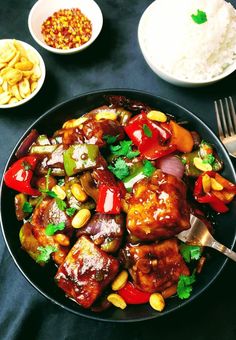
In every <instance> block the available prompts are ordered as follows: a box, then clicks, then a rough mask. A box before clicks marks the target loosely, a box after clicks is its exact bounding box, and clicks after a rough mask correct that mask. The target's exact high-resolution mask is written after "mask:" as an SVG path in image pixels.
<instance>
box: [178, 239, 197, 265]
mask: <svg viewBox="0 0 236 340" xmlns="http://www.w3.org/2000/svg"><path fill="white" fill-rule="evenodd" d="M180 253H181V255H182V256H183V258H184V260H185V262H187V263H189V262H190V261H191V260H199V259H200V257H201V247H199V246H190V245H187V244H184V243H182V244H181V245H180Z"/></svg>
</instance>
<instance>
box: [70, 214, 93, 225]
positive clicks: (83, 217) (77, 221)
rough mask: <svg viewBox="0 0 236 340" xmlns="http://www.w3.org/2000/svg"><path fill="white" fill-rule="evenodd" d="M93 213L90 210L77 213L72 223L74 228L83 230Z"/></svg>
mask: <svg viewBox="0 0 236 340" xmlns="http://www.w3.org/2000/svg"><path fill="white" fill-rule="evenodd" d="M90 217H91V212H90V210H88V209H81V210H79V211H78V212H77V214H76V215H75V216H74V217H73V220H72V222H71V224H72V227H73V228H76V229H78V228H82V227H83V226H84V225H85V224H86V223H87V222H88V221H89V219H90Z"/></svg>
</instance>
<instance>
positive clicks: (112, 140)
mask: <svg viewBox="0 0 236 340" xmlns="http://www.w3.org/2000/svg"><path fill="white" fill-rule="evenodd" d="M118 136H119V135H117V136H110V135H105V136H103V139H104V140H105V141H106V142H107V144H113V143H115V142H116V140H117V138H118Z"/></svg>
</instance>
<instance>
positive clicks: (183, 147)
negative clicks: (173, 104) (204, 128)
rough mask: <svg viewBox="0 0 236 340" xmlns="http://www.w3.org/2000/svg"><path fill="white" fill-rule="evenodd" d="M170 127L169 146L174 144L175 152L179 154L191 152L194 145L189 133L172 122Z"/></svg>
mask: <svg viewBox="0 0 236 340" xmlns="http://www.w3.org/2000/svg"><path fill="white" fill-rule="evenodd" d="M170 126H171V129H172V139H171V144H175V145H176V146H177V150H179V151H181V152H191V151H192V148H193V145H194V142H193V137H192V135H191V133H190V132H189V131H188V130H186V129H185V128H183V127H182V126H180V125H179V124H177V123H176V122H174V121H173V120H171V121H170Z"/></svg>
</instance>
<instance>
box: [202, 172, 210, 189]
mask: <svg viewBox="0 0 236 340" xmlns="http://www.w3.org/2000/svg"><path fill="white" fill-rule="evenodd" d="M202 187H203V191H204V192H205V193H208V192H210V191H211V178H210V176H208V175H207V174H205V175H204V176H203V177H202Z"/></svg>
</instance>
